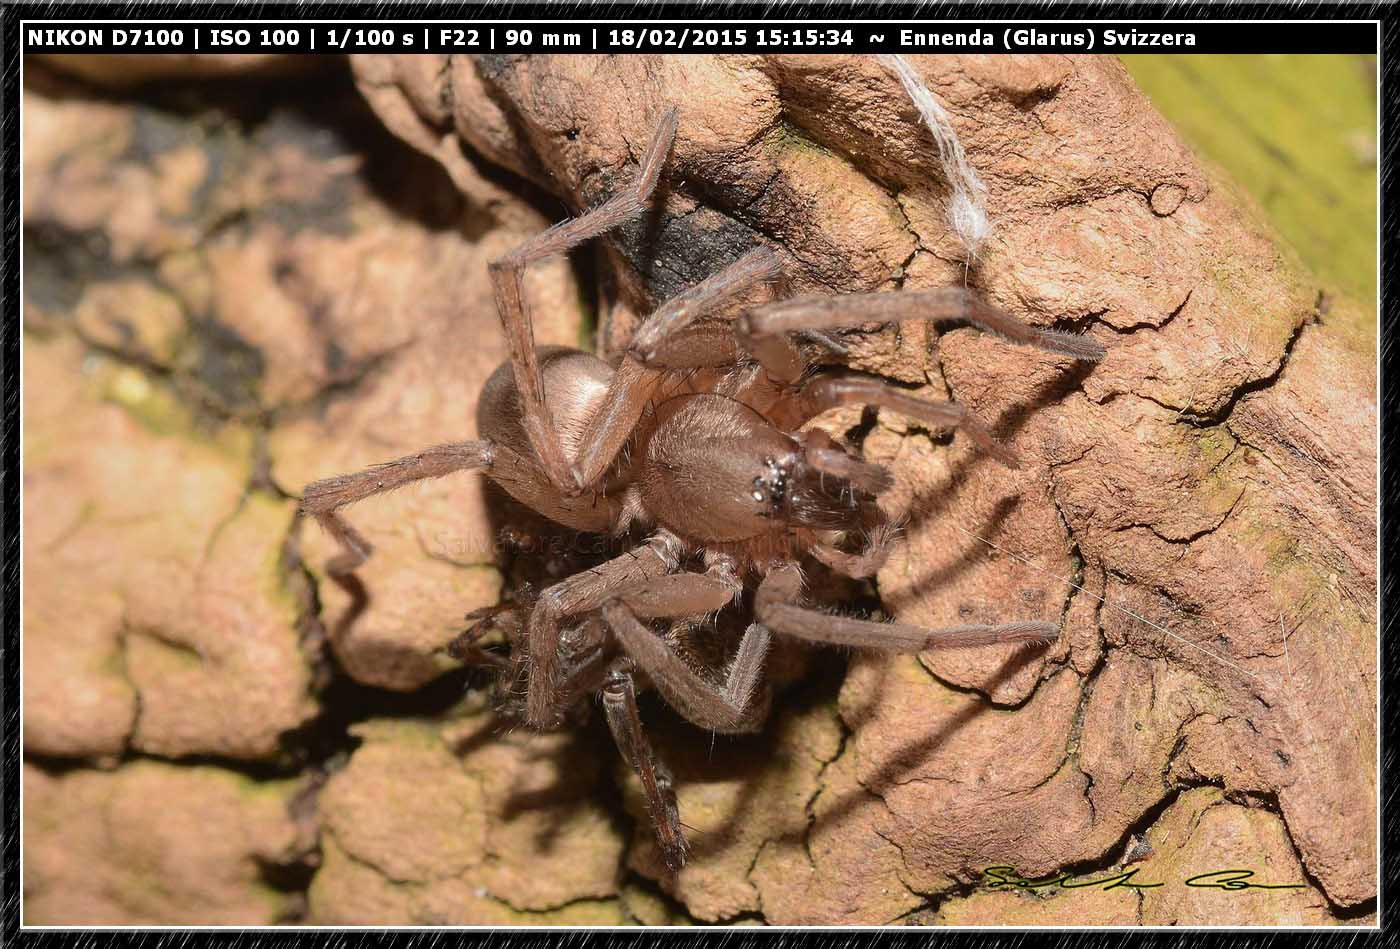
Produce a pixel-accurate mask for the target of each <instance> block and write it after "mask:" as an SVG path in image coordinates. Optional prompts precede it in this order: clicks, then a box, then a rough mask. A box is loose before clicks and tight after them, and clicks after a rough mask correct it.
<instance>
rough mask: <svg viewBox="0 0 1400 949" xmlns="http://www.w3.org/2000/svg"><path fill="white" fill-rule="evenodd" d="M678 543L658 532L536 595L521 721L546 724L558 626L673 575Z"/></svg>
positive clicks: (528, 627) (555, 669)
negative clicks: (625, 592) (622, 594)
mask: <svg viewBox="0 0 1400 949" xmlns="http://www.w3.org/2000/svg"><path fill="white" fill-rule="evenodd" d="M683 550H684V548H683V545H682V543H681V542H680V540H679V539H678V538H676V537H675V536H674V535H672V534H669V533H667V532H665V531H659V532H657V533H656V534H655V535H653V536H652V538H651V540H649V541H647V543H645V544H643V545H642V546H640V547H637V548H635V549H633V550H630V551H628V552H627V553H624V554H622V555H621V556H619V557H614V558H613V559H612V560H609V561H607V562H606V563H602V564H599V565H598V566H596V567H593V568H592V569H590V570H585V571H583V572H581V573H576V574H574V575H573V576H571V577H566V578H565V579H563V580H560V581H559V582H558V583H556V584H554V585H553V586H551V587H548V588H546V589H545V590H544V592H542V593H541V594H540V598H539V600H537V601H536V602H535V606H534V608H533V609H532V610H531V611H530V619H529V621H528V623H527V625H526V635H527V637H528V641H529V651H530V675H529V685H528V686H527V688H526V696H525V721H526V723H527V724H530V725H533V726H535V727H544V726H546V725H547V724H548V723H549V720H550V712H551V704H552V700H553V698H554V692H555V686H556V683H557V682H558V678H559V624H560V622H561V621H562V620H563V619H564V618H565V617H568V616H576V615H578V614H579V613H586V612H588V611H589V610H595V609H597V608H598V607H600V606H602V605H603V604H604V603H605V602H607V601H608V600H610V599H612V598H613V597H615V596H616V595H618V594H619V593H620V592H622V591H623V590H625V589H627V588H629V587H635V586H637V585H638V584H640V583H642V582H644V581H647V580H651V579H653V578H655V577H660V576H664V575H666V574H668V573H674V572H675V571H676V568H677V566H678V565H679V562H680V557H681V554H682V553H683Z"/></svg>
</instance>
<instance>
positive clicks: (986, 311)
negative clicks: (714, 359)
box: [737, 287, 1105, 381]
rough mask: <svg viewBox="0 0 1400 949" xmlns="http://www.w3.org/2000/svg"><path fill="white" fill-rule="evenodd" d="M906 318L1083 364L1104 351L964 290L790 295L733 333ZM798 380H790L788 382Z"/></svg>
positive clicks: (765, 333) (760, 335)
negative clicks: (965, 329) (965, 327)
mask: <svg viewBox="0 0 1400 949" xmlns="http://www.w3.org/2000/svg"><path fill="white" fill-rule="evenodd" d="M910 320H926V321H929V322H933V323H945V322H961V323H969V324H971V325H973V326H975V327H977V328H979V329H982V330H986V331H987V332H991V333H996V334H997V335H999V336H1003V337H1005V338H1006V339H1009V340H1011V341H1012V342H1015V343H1021V344H1024V345H1027V346H1034V347H1036V348H1038V349H1044V350H1047V351H1049V352H1052V353H1059V354H1060V355H1062V356H1069V357H1071V358H1073V359H1077V360H1081V361H1086V362H1098V361H1099V360H1100V359H1102V358H1103V357H1104V353H1105V350H1104V348H1103V346H1102V345H1100V344H1099V342H1098V341H1097V340H1095V339H1093V338H1092V337H1090V336H1082V335H1079V334H1077V333H1066V332H1063V331H1061V330H1049V329H1042V328H1040V327H1038V326H1031V325H1030V324H1029V323H1023V322H1022V321H1020V320H1018V319H1016V317H1014V316H1012V315H1011V314H1010V313H1007V312H1006V311H1005V310H1002V309H1000V308H998V307H995V306H993V305H992V304H990V303H988V302H987V301H986V300H983V299H982V298H981V297H979V296H978V295H977V294H976V293H974V292H973V291H971V290H969V289H967V288H966V287H944V288H941V289H936V290H886V291H877V292H874V293H846V294H841V295H840V296H834V297H824V296H803V297H794V298H792V299H790V300H781V301H778V302H775V303H768V304H764V305H763V306H759V307H755V308H753V309H752V310H750V311H749V312H748V313H746V314H744V316H743V317H741V318H740V320H739V325H738V327H737V329H738V332H739V334H740V338H741V341H743V340H745V339H747V340H757V341H762V340H765V339H768V338H770V337H773V336H777V335H780V334H784V333H789V332H797V331H808V332H810V331H813V330H816V331H820V330H827V329H844V328H849V327H852V326H860V325H861V324H862V323H872V322H874V323H903V322H907V321H910ZM796 378H797V377H796V376H791V377H789V378H788V379H787V380H786V381H793V380H795V379H796Z"/></svg>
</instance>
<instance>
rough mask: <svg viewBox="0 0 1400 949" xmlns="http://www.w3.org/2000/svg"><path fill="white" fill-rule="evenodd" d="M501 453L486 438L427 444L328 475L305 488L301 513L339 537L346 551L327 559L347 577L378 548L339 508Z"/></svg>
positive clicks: (485, 464) (483, 463) (486, 465)
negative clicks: (375, 461)
mask: <svg viewBox="0 0 1400 949" xmlns="http://www.w3.org/2000/svg"><path fill="white" fill-rule="evenodd" d="M497 454H498V452H497V450H496V446H494V445H492V444H491V443H490V442H487V441H474V442H453V443H451V444H446V445H436V446H434V447H432V448H425V449H423V450H422V451H416V452H414V453H413V454H411V455H405V456H404V457H402V458H396V459H394V460H393V461H386V462H384V463H383V464H378V465H373V466H371V467H369V468H366V469H364V470H363V471H356V472H353V473H351V474H342V475H335V476H334V477H331V478H323V479H322V480H320V481H315V482H313V483H311V484H308V485H307V486H306V487H305V488H304V489H303V490H302V495H301V504H300V505H299V507H298V509H297V513H298V516H310V517H314V518H315V519H316V521H317V523H319V524H320V525H321V526H322V527H323V528H324V529H325V531H326V533H328V534H330V535H331V536H332V537H333V538H335V539H336V541H338V542H339V544H340V547H341V552H340V553H339V554H337V555H336V556H334V557H332V558H331V559H330V560H328V561H327V562H326V571H327V572H328V573H330V574H331V575H332V576H334V577H344V576H346V575H347V574H350V573H352V572H353V571H354V570H355V568H357V567H359V566H360V565H361V564H363V563H364V562H365V561H366V560H368V559H369V556H370V554H372V553H373V552H374V547H373V546H372V545H371V544H370V542H369V541H367V540H366V539H365V538H364V535H362V534H361V533H360V532H359V531H357V530H355V528H354V527H352V526H351V525H350V522H349V521H347V520H345V518H344V517H343V516H341V515H340V514H338V513H337V512H338V511H339V510H340V508H342V507H345V506H346V505H347V504H354V503H355V502H357V501H363V500H364V499H365V498H368V497H373V496H374V495H376V494H383V493H384V492H386V491H394V490H396V489H398V488H402V487H404V486H405V485H409V484H413V483H414V482H416V481H424V480H427V479H429V478H441V477H443V476H444V475H449V474H453V473H454V472H458V471H467V470H470V469H473V468H482V469H490V468H491V467H492V465H493V462H495V461H496V456H497Z"/></svg>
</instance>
